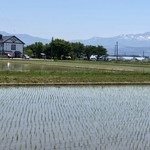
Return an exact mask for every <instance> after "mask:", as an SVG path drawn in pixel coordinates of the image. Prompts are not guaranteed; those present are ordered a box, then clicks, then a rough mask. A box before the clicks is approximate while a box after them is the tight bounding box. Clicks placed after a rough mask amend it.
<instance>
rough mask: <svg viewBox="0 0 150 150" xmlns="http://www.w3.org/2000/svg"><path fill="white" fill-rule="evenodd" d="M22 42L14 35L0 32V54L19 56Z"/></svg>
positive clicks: (21, 51)
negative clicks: (4, 34) (5, 34)
mask: <svg viewBox="0 0 150 150" xmlns="http://www.w3.org/2000/svg"><path fill="white" fill-rule="evenodd" d="M24 44H25V43H24V42H23V41H21V40H20V39H19V38H17V37H16V36H3V35H2V34H0V55H2V54H3V55H4V54H13V56H14V57H21V54H23V47H24Z"/></svg>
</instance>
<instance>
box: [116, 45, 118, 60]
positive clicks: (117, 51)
mask: <svg viewBox="0 0 150 150" xmlns="http://www.w3.org/2000/svg"><path fill="white" fill-rule="evenodd" d="M116 58H117V61H118V42H116Z"/></svg>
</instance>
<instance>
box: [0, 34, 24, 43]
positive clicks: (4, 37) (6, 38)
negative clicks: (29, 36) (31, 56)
mask: <svg viewBox="0 0 150 150" xmlns="http://www.w3.org/2000/svg"><path fill="white" fill-rule="evenodd" d="M12 37H15V38H17V37H16V36H14V35H13V36H2V39H0V42H1V43H4V42H6V41H7V40H9V39H10V38H12ZM17 39H18V38H17ZM18 40H19V41H20V42H22V43H23V44H25V43H24V42H23V41H21V40H20V39H18Z"/></svg>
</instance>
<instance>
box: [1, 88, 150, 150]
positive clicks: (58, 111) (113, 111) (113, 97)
mask: <svg viewBox="0 0 150 150" xmlns="http://www.w3.org/2000/svg"><path fill="white" fill-rule="evenodd" d="M149 91H150V86H86V87H85V86H80V87H78V86H74V87H70V86H65V87H64V86H60V87H57V86H55V87H1V88H0V135H1V136H0V149H9V150H11V149H13V150H15V149H16V150H29V149H32V150H41V149H42V150H44V149H45V150H143V149H144V150H149V147H150V140H149V139H150V118H149V116H150V111H149V110H150V100H149V97H150V92H149Z"/></svg>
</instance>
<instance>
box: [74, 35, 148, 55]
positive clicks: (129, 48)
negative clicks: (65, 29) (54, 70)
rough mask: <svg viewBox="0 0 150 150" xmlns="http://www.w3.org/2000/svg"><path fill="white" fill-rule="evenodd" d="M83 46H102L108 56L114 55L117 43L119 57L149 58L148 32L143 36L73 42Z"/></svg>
mask: <svg viewBox="0 0 150 150" xmlns="http://www.w3.org/2000/svg"><path fill="white" fill-rule="evenodd" d="M74 42H81V43H83V44H85V45H102V46H104V47H105V48H107V50H108V53H109V54H112V55H113V54H115V45H116V42H118V43H119V54H121V55H125V54H126V55H147V56H150V32H146V33H143V34H122V35H118V36H114V37H108V38H103V37H93V38H90V39H87V40H74Z"/></svg>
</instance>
